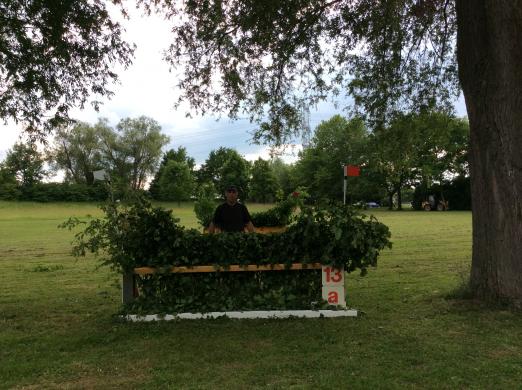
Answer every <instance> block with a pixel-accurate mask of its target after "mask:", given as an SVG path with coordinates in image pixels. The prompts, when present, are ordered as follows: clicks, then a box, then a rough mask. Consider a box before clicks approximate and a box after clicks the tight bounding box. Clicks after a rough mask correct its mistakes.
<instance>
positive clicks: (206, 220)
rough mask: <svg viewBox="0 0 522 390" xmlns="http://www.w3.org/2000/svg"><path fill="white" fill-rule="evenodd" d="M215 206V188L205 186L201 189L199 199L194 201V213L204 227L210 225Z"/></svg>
mask: <svg viewBox="0 0 522 390" xmlns="http://www.w3.org/2000/svg"><path fill="white" fill-rule="evenodd" d="M215 208H216V202H215V201H214V189H213V187H212V186H204V187H203V188H202V189H201V191H200V194H199V198H198V200H197V201H196V202H195V203H194V213H195V214H196V218H197V220H198V222H199V224H200V225H201V226H203V227H204V228H206V227H208V225H210V222H211V221H212V218H213V217H214V210H215Z"/></svg>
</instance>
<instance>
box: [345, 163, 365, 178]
mask: <svg viewBox="0 0 522 390" xmlns="http://www.w3.org/2000/svg"><path fill="white" fill-rule="evenodd" d="M360 174H361V167H358V166H357V165H345V166H344V176H359V175H360Z"/></svg>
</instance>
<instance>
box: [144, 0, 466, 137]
mask: <svg viewBox="0 0 522 390" xmlns="http://www.w3.org/2000/svg"><path fill="white" fill-rule="evenodd" d="M142 3H149V2H145V1H143V2H142ZM154 4H156V5H157V6H158V8H159V9H160V10H161V11H163V12H165V13H166V15H168V16H169V17H170V19H171V21H172V22H173V24H174V27H173V30H172V31H173V39H172V44H171V46H170V48H169V50H168V53H167V56H166V58H167V60H168V61H169V62H170V63H171V64H172V65H173V66H176V67H178V68H179V67H181V68H182V69H183V77H182V79H181V81H180V83H179V85H180V87H181V88H182V91H184V93H183V95H182V96H181V98H180V101H189V102H190V103H191V105H192V107H193V108H194V109H196V110H198V111H199V112H203V113H204V112H207V111H213V112H220V113H221V112H228V113H229V115H230V116H231V117H237V116H238V115H239V114H240V113H246V114H248V115H249V116H250V117H251V118H252V119H256V120H258V121H259V122H261V123H260V126H259V128H258V130H257V132H256V133H255V135H254V139H255V140H263V141H267V142H270V143H275V144H278V143H283V142H285V141H286V140H288V138H289V137H292V136H293V135H295V134H296V133H297V132H298V131H299V130H300V125H301V121H300V114H299V113H300V107H301V105H302V103H303V102H305V103H307V104H313V103H316V102H318V101H319V100H322V99H324V98H326V97H327V96H328V95H331V94H333V95H339V94H344V92H349V93H351V95H352V96H353V97H354V99H355V103H356V106H357V107H358V108H360V110H359V111H360V113H361V114H363V115H365V117H366V118H367V119H369V120H370V123H372V124H373V125H376V126H378V125H382V124H384V123H385V122H386V121H387V118H388V117H389V116H390V115H391V114H392V113H395V112H398V111H403V110H411V109H417V108H421V107H423V108H425V107H434V106H443V107H446V108H447V109H449V108H450V107H451V103H452V99H453V98H455V96H456V95H457V94H458V91H459V88H458V79H457V68H456V57H455V40H454V38H455V34H456V16H455V12H454V11H455V10H454V3H453V2H451V1H442V0H436V1H420V2H419V1H406V2H398V1H380V2H378V3H376V2H375V1H373V0H359V1H346V0H332V1H314V0H305V1H303V0H288V1H284V2H267V1H254V0H228V1H223V0H209V1H203V2H202V1H189V2H186V3H172V2H171V1H166V0H163V1H162V0H158V1H155V2H154Z"/></svg>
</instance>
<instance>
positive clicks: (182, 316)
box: [122, 310, 357, 322]
mask: <svg viewBox="0 0 522 390" xmlns="http://www.w3.org/2000/svg"><path fill="white" fill-rule="evenodd" d="M219 317H228V318H238V319H243V318H252V319H254V318H290V317H298V318H319V317H326V318H333V317H357V310H257V311H213V312H209V313H179V314H176V315H172V314H166V315H164V316H163V315H158V314H149V315H145V316H139V315H136V314H128V315H126V316H122V318H124V319H126V320H128V321H132V322H151V321H172V320H199V319H209V318H219Z"/></svg>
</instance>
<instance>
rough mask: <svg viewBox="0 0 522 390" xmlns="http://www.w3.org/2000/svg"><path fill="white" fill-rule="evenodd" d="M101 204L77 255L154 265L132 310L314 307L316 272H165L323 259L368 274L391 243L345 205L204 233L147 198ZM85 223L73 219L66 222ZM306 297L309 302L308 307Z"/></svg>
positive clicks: (116, 264) (115, 263) (113, 263)
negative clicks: (283, 222) (272, 223)
mask: <svg viewBox="0 0 522 390" xmlns="http://www.w3.org/2000/svg"><path fill="white" fill-rule="evenodd" d="M102 209H103V211H104V212H105V218H103V219H102V218H98V219H93V220H91V221H90V222H88V223H87V226H86V227H85V229H84V230H83V231H81V232H79V233H77V234H76V242H75V245H74V247H73V253H74V255H75V256H83V255H85V254H86V253H87V252H92V253H95V254H96V255H100V256H101V258H102V264H105V265H108V266H110V267H111V268H113V269H115V270H117V271H119V272H122V273H124V272H132V270H133V269H134V268H135V267H142V266H149V267H155V268H156V269H157V270H158V272H157V273H156V274H154V275H151V276H147V277H144V278H142V279H140V280H139V282H138V285H139V286H140V290H141V292H142V294H141V296H140V297H139V299H137V301H136V303H135V304H134V306H132V308H129V309H132V310H142V311H147V310H149V311H150V310H155V311H158V310H174V311H194V310H197V311H201V310H203V311H205V310H244V309H252V308H268V307H271V308H272V309H282V308H294V309H295V308H310V307H311V305H312V303H313V302H315V303H316V304H317V303H320V290H321V289H320V287H321V278H320V276H319V273H318V272H317V271H312V270H304V271H299V272H297V271H282V272H252V273H250V272H249V273H248V275H247V273H233V274H228V273H220V272H218V273H215V274H210V275H209V274H206V275H205V274H203V275H196V274H191V275H183V276H179V275H171V274H169V273H168V272H167V270H168V269H169V268H170V267H172V266H188V267H191V266H197V265H214V266H216V267H224V268H225V269H226V268H227V267H228V266H230V265H231V264H239V265H247V264H257V265H271V264H285V265H287V266H288V267H289V266H290V265H291V264H292V263H304V264H310V263H315V262H319V263H322V264H330V265H333V266H335V267H344V268H345V270H346V271H348V272H352V271H354V270H357V269H359V270H360V271H361V273H362V274H364V273H366V271H367V269H368V267H370V266H376V265H377V257H378V255H379V252H380V251H381V250H382V249H384V248H385V247H389V246H391V244H390V242H389V237H390V232H389V230H388V228H387V227H386V226H385V225H383V224H382V223H380V222H378V221H377V220H375V219H374V218H373V217H370V218H367V217H366V216H364V215H361V214H358V213H357V212H356V211H355V210H353V209H351V208H348V207H345V206H342V205H331V206H327V207H325V208H322V209H312V208H303V209H302V211H301V213H300V214H299V215H298V216H297V217H296V219H295V221H294V222H293V223H292V224H291V225H289V226H288V228H287V230H286V231H285V232H283V233H279V234H256V233H251V234H245V233H221V234H213V235H209V234H202V233H200V232H199V231H198V230H195V229H185V228H184V227H182V226H180V225H178V223H177V220H176V219H175V218H173V216H172V214H171V212H170V211H168V210H165V209H163V208H161V207H153V206H152V205H151V204H150V203H149V202H147V201H145V200H143V199H140V200H138V201H136V202H135V203H134V204H131V205H129V206H120V205H118V204H107V205H105V206H103V207H102ZM81 223H83V222H80V221H79V220H69V221H68V222H66V223H64V224H63V226H64V227H74V226H76V225H78V224H81ZM238 286H239V287H240V288H239V287H238ZM209 291H210V292H209ZM254 292H255V293H254ZM318 296H319V298H318ZM303 302H307V304H306V305H305V306H304V307H303V305H304V303H303Z"/></svg>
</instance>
